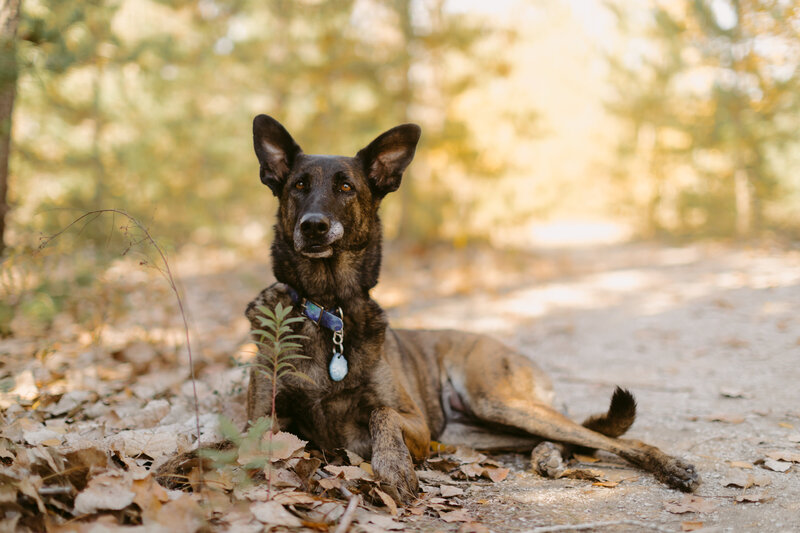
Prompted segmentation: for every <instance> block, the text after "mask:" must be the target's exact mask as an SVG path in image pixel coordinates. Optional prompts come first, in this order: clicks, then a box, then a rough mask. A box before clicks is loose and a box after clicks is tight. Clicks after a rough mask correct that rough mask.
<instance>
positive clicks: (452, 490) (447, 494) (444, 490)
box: [439, 485, 464, 498]
mask: <svg viewBox="0 0 800 533" xmlns="http://www.w3.org/2000/svg"><path fill="white" fill-rule="evenodd" d="M439 493H440V494H441V495H442V498H452V497H453V496H463V494H464V490H463V489H460V488H458V487H453V486H451V485H442V486H441V487H439Z"/></svg>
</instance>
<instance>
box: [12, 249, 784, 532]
mask: <svg viewBox="0 0 800 533" xmlns="http://www.w3.org/2000/svg"><path fill="white" fill-rule="evenodd" d="M384 265H385V267H384V272H383V276H382V280H381V283H380V284H379V286H378V288H377V289H376V291H375V297H376V299H377V300H378V301H379V302H380V303H381V304H382V305H384V307H385V308H386V309H387V311H388V313H389V315H390V318H391V321H392V323H393V325H395V326H399V327H428V328H431V327H441V328H458V329H465V330H472V331H480V332H485V333H489V334H492V335H495V336H497V337H499V338H501V339H504V340H505V341H506V342H508V343H509V344H511V345H514V346H516V347H518V348H519V349H521V350H522V351H523V352H524V353H526V354H529V355H530V356H531V357H532V358H533V359H535V360H536V361H537V362H538V363H539V364H540V365H541V366H542V367H543V368H544V369H545V370H546V371H547V372H548V373H549V374H550V375H551V377H552V378H553V381H554V384H555V387H556V391H557V393H558V396H559V398H560V402H563V405H564V406H565V408H566V409H567V411H568V412H569V414H570V415H571V416H572V417H574V418H576V419H578V420H580V419H583V418H584V417H585V416H587V415H589V414H591V413H595V412H598V411H602V410H604V409H605V408H606V406H607V402H608V399H609V396H610V394H611V392H612V390H613V387H614V386H616V385H620V386H623V387H626V388H628V389H630V390H631V391H632V392H634V394H635V395H636V397H637V399H638V402H639V413H640V414H639V416H638V419H637V422H636V424H635V425H634V427H633V428H632V430H631V431H630V432H629V436H630V437H632V438H637V439H641V440H643V441H646V442H649V443H652V444H655V445H657V446H659V447H661V448H662V449H664V450H665V451H667V452H669V453H672V454H675V455H679V456H682V457H684V458H685V459H687V460H689V461H691V462H693V463H694V464H695V465H696V466H697V468H698V470H699V471H700V473H701V475H702V478H703V484H702V486H701V487H700V489H699V490H698V492H697V494H696V497H697V498H696V499H695V500H692V501H688V500H684V499H683V498H684V496H683V495H682V494H680V493H677V492H675V491H671V490H669V489H666V488H665V487H663V486H662V485H660V484H658V483H657V482H655V481H654V480H653V479H652V478H651V477H650V476H649V475H647V474H644V473H641V472H638V471H636V470H634V469H631V468H629V467H627V466H626V465H625V464H623V463H621V462H620V461H618V460H616V459H615V458H613V457H611V456H606V455H604V456H602V457H601V461H600V462H598V463H593V464H589V463H587V464H582V465H579V466H580V467H581V468H582V469H584V470H586V469H591V470H593V471H594V475H595V478H596V481H595V482H593V481H592V480H585V479H583V480H579V479H570V478H564V479H559V480H545V479H542V478H539V477H538V476H536V475H534V474H532V473H530V472H529V471H528V463H527V459H526V458H525V457H523V456H521V455H513V454H509V455H503V456H500V457H498V458H497V459H499V460H500V461H501V462H502V463H504V464H505V466H507V467H509V468H511V474H510V475H509V476H508V478H506V479H505V480H504V481H501V482H499V483H492V482H488V481H485V482H483V481H479V482H469V483H467V482H463V483H457V482H456V483H455V484H456V485H458V486H459V488H461V489H463V490H464V494H463V495H461V496H458V497H457V498H456V500H457V502H456V503H460V504H461V505H463V507H464V508H465V509H466V510H467V511H468V513H469V514H470V515H471V516H472V517H473V518H474V519H476V520H477V522H478V523H480V524H482V525H483V526H485V527H486V528H488V529H489V530H491V531H535V530H536V528H545V529H542V530H541V531H547V530H548V529H547V528H550V529H549V530H551V531H555V530H556V529H553V528H554V527H555V526H559V525H569V524H573V525H580V524H590V523H603V522H611V525H606V526H602V527H599V528H597V529H596V530H602V531H646V530H648V529H650V530H656V531H681V530H682V529H684V530H690V529H697V528H700V527H703V528H705V529H704V530H705V531H716V530H720V531H797V530H800V465H798V464H793V463H792V462H790V461H791V460H792V459H794V460H795V461H797V459H798V455H800V392H799V391H798V383H800V314H798V313H797V307H798V302H800V252H797V251H787V250H785V249H753V250H749V249H732V248H726V247H721V246H714V245H708V246H700V245H697V246H691V247H685V248H665V247H658V246H654V245H626V246H621V247H609V248H602V249H594V250H571V251H570V250H562V251H554V252H548V253H538V254H523V253H507V252H496V251H492V250H487V249H468V250H461V251H453V250H449V249H434V250H424V251H422V250H416V251H415V250H409V249H399V248H395V247H391V246H390V247H389V249H388V250H387V253H386V258H385V261H384ZM173 266H174V267H175V270H176V271H177V272H178V273H179V274H180V276H181V284H182V286H183V287H184V289H185V291H186V296H187V306H188V309H189V310H190V318H191V323H192V333H193V342H194V344H195V356H196V357H197V359H198V365H197V372H198V376H199V382H198V391H199V396H200V406H201V412H202V413H203V414H202V416H201V426H202V428H203V438H204V440H207V441H210V440H214V439H217V438H219V435H218V433H217V431H216V420H217V419H216V415H215V413H219V412H223V413H224V414H226V415H227V416H228V417H230V418H231V419H233V420H234V422H236V423H241V422H242V421H243V420H244V412H243V407H244V406H243V398H242V392H243V388H244V387H245V386H246V384H245V380H244V372H243V370H242V369H236V368H232V367H231V365H230V358H231V356H232V355H234V354H236V353H237V352H238V351H240V350H241V346H242V344H243V343H245V342H246V341H247V333H248V324H247V323H246V321H245V320H244V318H243V317H242V311H243V309H244V306H245V305H246V303H247V302H248V301H249V299H250V298H252V296H254V295H255V294H256V293H257V292H258V291H259V290H260V289H261V288H263V287H264V286H266V285H267V284H269V283H271V280H272V276H271V273H270V269H269V265H268V263H266V262H265V261H264V258H263V257H261V256H257V255H251V256H247V255H246V254H242V253H241V252H237V253H234V252H219V253H208V251H205V250H197V251H195V252H192V251H191V250H187V251H185V252H184V253H183V254H182V255H181V256H180V257H179V258H177V260H176V261H175V265H173ZM103 281H104V283H105V284H106V285H105V286H106V288H108V287H113V290H111V289H109V290H106V293H107V292H109V291H110V292H113V293H115V294H119V293H122V294H124V297H125V301H126V305H127V308H128V310H127V311H124V312H123V311H119V312H111V311H109V309H106V308H103V309H105V311H104V314H103V315H102V316H101V318H103V317H104V320H100V321H99V322H98V323H99V324H100V327H98V328H96V329H95V330H93V331H91V332H90V331H86V328H85V325H84V324H74V323H70V321H69V320H68V319H67V318H65V319H64V320H57V321H56V325H55V327H54V329H53V330H52V331H50V332H49V333H48V336H47V337H46V338H45V337H42V336H39V337H36V336H28V337H25V336H24V335H21V336H18V337H17V338H11V339H6V340H3V341H0V354H2V357H3V365H2V366H0V370H2V372H3V375H2V376H0V377H1V378H2V379H3V380H4V381H3V382H4V383H10V385H7V389H8V390H6V391H4V392H2V394H0V402H3V403H2V408H3V410H4V411H3V413H2V416H3V421H4V422H5V423H6V426H5V427H4V428H3V430H2V431H0V437H4V439H6V440H3V439H0V456H1V457H2V459H3V461H4V462H5V464H13V457H14V455H13V453H11V452H12V451H13V450H14V449H15V448H14V446H15V444H13V443H19V442H24V443H26V444H25V445H26V446H35V448H34V449H36V450H39V451H37V452H36V453H38V454H39V455H40V456H41V453H40V452H41V450H46V449H49V448H48V447H52V449H53V450H56V449H59V450H61V449H67V448H69V447H74V446H77V445H84V444H85V443H95V444H97V445H102V449H107V450H118V452H117V453H118V454H122V455H121V457H123V456H124V457H138V456H140V455H137V454H141V453H144V454H146V455H149V456H150V457H167V456H168V455H169V454H171V453H174V451H175V450H176V447H177V449H182V448H187V447H189V446H190V445H191V437H192V435H193V434H194V427H195V425H194V416H193V411H192V408H191V396H192V390H191V384H190V383H189V382H188V381H186V377H187V370H186V364H185V352H184V349H183V344H182V330H181V322H180V318H179V316H178V315H177V314H176V313H175V311H174V310H173V308H174V302H173V300H172V299H171V296H170V295H169V291H168V290H167V288H166V287H165V286H164V284H163V283H162V282H160V281H158V277H157V275H155V274H154V273H152V272H144V273H143V272H142V269H141V267H138V266H137V265H136V264H133V265H128V266H124V265H118V266H116V267H114V268H112V269H111V270H109V271H108V272H106V274H105V275H104V276H103ZM98 298H100V296H98ZM23 326H24V324H23V325H22V326H20V331H24V328H23ZM9 387H11V388H9ZM17 402H19V403H18V404H17ZM93 445H94V444H93ZM14 453H18V449H17V451H15V452H14ZM29 455H30V454H29ZM31 457H32V456H31ZM41 457H43V456H41ZM18 458H19V456H18ZM781 458H783V459H785V460H777V461H776V459H781ZM17 460H19V459H17ZM31 460H33V459H31ZM765 461H766V464H759V463H764V462H765ZM139 462H140V463H141V461H139ZM140 466H141V464H140ZM145 466H147V465H145ZM767 466H771V467H772V468H773V469H775V470H770V469H768V468H765V467H767ZM784 469H785V471H784V472H780V471H776V470H784ZM142 475H145V474H142ZM139 482H140V481H136V482H135V483H139ZM730 482H734V483H738V484H739V485H740V486H738V487H737V486H727V485H728V484H729V483H730ZM742 485H744V486H747V488H743V487H742ZM79 490H82V489H80V487H79ZM73 496H74V495H73ZM171 497H176V496H175V495H172V496H171ZM737 498H739V499H740V500H748V499H749V500H755V501H737ZM20 501H21V500H20ZM25 501H28V500H25ZM30 501H32V500H30ZM450 501H451V502H452V501H453V500H452V499H451V500H450ZM173 503H174V502H173ZM26 505H27V504H26ZM62 505H63V504H62ZM340 507H341V509H340V510H342V509H343V506H342V505H340ZM69 509H70V507H69V505H67V506H66V507H65V511H64V513H65V514H64V516H70V515H69V513H71V512H72V511H70V510H69ZM681 510H684V511H687V512H686V513H683V514H679V513H677V511H681ZM121 512H123V513H124V511H121ZM247 516H250V515H249V514H248V515H247ZM0 518H2V517H0ZM12 518H13V516H12ZM249 520H251V522H249V523H248V527H250V529H253V528H254V527H257V524H255V523H254V522H252V517H250V518H249ZM406 520H407V521H406V523H405V525H404V526H403V527H406V528H408V529H411V530H420V531H431V530H443V531H444V530H446V531H457V530H459V527H461V526H460V524H459V523H446V522H444V521H442V520H439V519H435V518H431V517H430V516H427V517H418V518H414V517H407V519H406ZM623 522H624V523H623ZM8 523H10V522H3V521H2V520H0V525H3V524H6V525H7V524H8ZM372 530H373V531H375V530H376V529H374V528H373V529H372ZM465 531H466V530H465Z"/></svg>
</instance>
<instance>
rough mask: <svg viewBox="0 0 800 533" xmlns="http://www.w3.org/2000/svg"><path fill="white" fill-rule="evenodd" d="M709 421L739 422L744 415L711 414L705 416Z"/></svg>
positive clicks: (742, 420) (742, 419)
mask: <svg viewBox="0 0 800 533" xmlns="http://www.w3.org/2000/svg"><path fill="white" fill-rule="evenodd" d="M707 420H708V421H709V422H725V423H727V424H741V423H742V422H744V417H743V416H739V415H712V416H709V417H708V418H707Z"/></svg>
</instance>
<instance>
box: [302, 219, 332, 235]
mask: <svg viewBox="0 0 800 533" xmlns="http://www.w3.org/2000/svg"><path fill="white" fill-rule="evenodd" d="M330 229H331V221H330V220H329V219H328V217H326V216H325V215H322V214H320V213H306V214H305V215H303V218H301V219H300V231H302V232H303V236H304V237H306V238H308V239H314V238H317V239H318V238H320V237H324V236H325V235H326V234H327V233H328V230H330Z"/></svg>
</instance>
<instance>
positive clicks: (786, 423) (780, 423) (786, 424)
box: [778, 422, 794, 429]
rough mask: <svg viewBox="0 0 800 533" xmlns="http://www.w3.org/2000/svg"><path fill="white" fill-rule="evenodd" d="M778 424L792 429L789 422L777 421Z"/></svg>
mask: <svg viewBox="0 0 800 533" xmlns="http://www.w3.org/2000/svg"><path fill="white" fill-rule="evenodd" d="M778 425H779V426H780V427H782V428H786V429H794V426H793V425H792V424H790V423H789V422H778Z"/></svg>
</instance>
